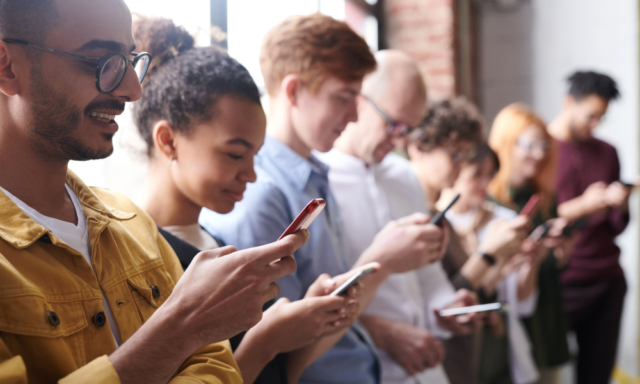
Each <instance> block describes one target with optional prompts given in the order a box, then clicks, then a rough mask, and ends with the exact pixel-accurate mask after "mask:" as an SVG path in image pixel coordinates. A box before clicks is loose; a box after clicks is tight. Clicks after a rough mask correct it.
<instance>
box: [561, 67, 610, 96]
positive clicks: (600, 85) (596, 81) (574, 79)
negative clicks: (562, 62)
mask: <svg viewBox="0 0 640 384" xmlns="http://www.w3.org/2000/svg"><path fill="white" fill-rule="evenodd" d="M567 80H568V81H569V94H570V95H571V96H573V97H574V98H575V99H576V100H580V99H582V98H583V97H586V96H589V95H593V94H595V95H598V96H600V97H602V98H603V99H605V100H606V101H611V100H616V99H617V98H619V97H620V91H619V90H618V84H617V83H616V81H615V80H613V79H612V78H611V77H609V76H607V75H604V74H602V73H597V72H593V71H587V72H581V71H578V72H575V73H574V74H573V75H571V76H569V78H568V79H567Z"/></svg>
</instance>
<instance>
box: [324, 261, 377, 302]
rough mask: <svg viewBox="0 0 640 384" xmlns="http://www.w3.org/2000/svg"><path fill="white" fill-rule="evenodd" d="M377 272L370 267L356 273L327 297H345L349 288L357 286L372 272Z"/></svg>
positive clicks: (374, 268)
mask: <svg viewBox="0 0 640 384" xmlns="http://www.w3.org/2000/svg"><path fill="white" fill-rule="evenodd" d="M377 270H378V268H377V267H374V266H372V267H368V268H365V269H362V270H360V271H358V272H357V273H356V274H355V275H353V276H351V277H350V278H349V279H348V280H347V281H345V282H344V283H343V284H342V285H341V286H339V287H338V288H336V289H335V290H334V291H333V292H331V294H330V295H329V296H338V295H346V294H347V292H349V288H351V287H354V286H356V285H358V283H359V282H360V280H362V279H364V278H365V277H367V276H369V275H370V274H372V273H373V272H376V271H377Z"/></svg>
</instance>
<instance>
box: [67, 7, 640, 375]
mask: <svg viewBox="0 0 640 384" xmlns="http://www.w3.org/2000/svg"><path fill="white" fill-rule="evenodd" d="M125 2H126V3H127V4H128V5H129V7H130V9H131V11H132V12H133V13H134V14H137V15H142V16H151V17H154V16H159V17H166V18H171V19H173V20H174V21H175V23H176V24H177V25H182V26H184V27H186V28H187V29H188V30H189V31H190V32H191V33H192V34H194V35H195V36H196V39H197V42H198V45H209V44H218V45H221V46H223V47H226V48H227V49H228V50H229V53H230V55H231V56H233V57H234V58H236V59H237V60H239V61H240V62H241V63H242V64H244V65H245V66H246V67H247V68H248V69H249V71H250V72H251V74H252V75H253V77H254V79H255V80H256V82H257V84H258V85H259V86H260V87H262V86H263V85H264V82H263V79H262V75H261V73H260V68H259V63H258V53H259V49H260V44H261V41H262V37H263V35H264V34H265V33H266V32H267V31H268V30H269V28H270V27H271V26H273V25H274V24H275V23H277V22H278V21H280V20H281V19H283V18H284V17H286V16H288V15H291V14H308V13H313V12H322V13H324V14H327V15H330V16H332V17H334V18H336V19H340V20H345V21H347V22H348V23H349V24H350V25H351V27H352V28H353V29H354V30H355V31H357V32H358V33H360V34H361V35H362V36H363V37H364V38H365V39H366V41H367V43H368V44H369V46H370V47H371V49H372V50H378V49H383V48H395V49H402V50H404V51H406V52H408V53H410V54H411V55H413V56H414V57H415V58H416V59H417V60H419V61H420V63H421V67H422V70H423V73H424V75H425V79H426V82H427V87H428V89H429V98H430V99H431V100H438V99H443V98H446V97H450V96H454V95H464V96H466V97H467V98H469V99H470V100H472V101H473V102H475V103H476V104H477V105H478V106H479V107H480V109H481V110H482V111H483V112H484V114H485V117H486V122H487V125H488V126H490V124H491V122H492V121H493V118H494V116H495V115H496V114H497V112H498V111H499V110H500V109H501V108H503V107H504V106H506V105H508V104H510V103H513V102H524V103H526V104H529V105H531V106H532V107H533V108H534V109H535V110H537V111H538V112H539V113H540V115H541V116H543V117H544V118H545V119H546V120H547V121H550V120H551V119H553V118H554V117H555V116H556V115H557V114H558V113H559V111H560V108H561V103H562V99H563V97H564V95H565V93H566V91H567V86H566V77H567V76H568V75H569V74H570V73H572V72H573V71H576V70H580V69H583V70H585V69H590V70H595V71H598V72H603V73H606V74H608V75H610V76H612V77H613V78H614V79H615V80H616V81H617V82H618V84H619V86H620V90H621V92H622V99H621V100H619V101H617V102H614V103H612V105H611V106H610V108H609V112H608V114H607V115H606V117H605V120H604V121H603V124H602V126H601V127H600V128H599V129H598V130H597V134H596V136H598V137H600V138H603V139H605V140H607V141H608V142H610V143H612V144H613V145H615V146H616V148H617V149H618V155H619V156H620V161H621V164H622V180H629V181H633V180H635V179H636V176H637V175H638V174H639V159H638V149H639V147H640V139H639V137H638V127H639V123H640V122H639V116H638V106H639V99H638V95H639V89H640V81H639V79H638V73H639V72H640V66H639V64H640V62H639V52H638V47H639V46H640V36H639V33H638V26H639V23H640V21H639V13H638V8H639V3H638V1H636V0H377V1H376V0H269V1H265V0H181V1H166V0H165V1H157V0H125ZM117 121H118V123H119V124H120V132H118V134H117V135H116V137H115V144H116V148H115V151H114V154H113V155H112V156H111V157H109V158H108V159H105V160H99V161H90V162H74V163H73V164H72V165H71V168H72V169H73V170H74V171H75V172H76V173H78V174H79V175H80V177H82V178H83V179H84V181H85V182H86V183H87V184H89V185H92V186H101V187H108V188H111V189H114V190H117V191H119V192H122V193H125V194H126V195H128V196H129V197H130V198H131V199H133V200H134V201H137V200H138V197H139V193H140V189H141V186H142V181H143V178H144V175H145V172H146V163H145V156H144V155H143V154H142V151H143V150H144V145H143V144H142V141H141V139H140V138H139V137H138V136H137V134H136V131H135V127H133V124H132V123H131V115H130V113H129V111H127V113H125V114H124V115H122V116H120V117H119V118H118V119H117ZM631 201H632V209H631V212H632V215H633V216H632V222H631V225H629V227H628V228H627V230H626V232H625V233H624V234H623V235H622V236H620V237H619V238H618V243H619V245H620V247H621V248H622V265H623V268H624V269H625V273H626V276H627V282H628V284H629V288H628V293H627V296H626V303H625V309H624V310H625V313H624V317H623V326H622V332H621V342H620V347H619V352H618V369H619V371H618V372H617V378H618V380H617V381H618V382H619V383H621V384H625V383H637V382H640V379H635V377H637V376H639V375H640V372H639V369H638V366H639V361H640V355H639V353H638V346H639V341H640V340H639V337H638V335H639V332H638V331H639V329H640V328H639V324H638V302H639V296H638V293H639V287H638V281H639V269H640V268H639V265H638V256H639V254H640V253H639V252H640V249H639V241H638V238H639V236H638V235H639V231H640V228H639V227H638V216H640V210H639V208H638V196H637V195H634V196H633V197H632V199H631ZM570 376H571V373H570V369H569V368H567V369H565V372H564V377H563V379H564V380H563V381H564V382H567V383H569V382H570Z"/></svg>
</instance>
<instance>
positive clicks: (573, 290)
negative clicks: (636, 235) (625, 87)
mask: <svg viewBox="0 0 640 384" xmlns="http://www.w3.org/2000/svg"><path fill="white" fill-rule="evenodd" d="M568 80H569V86H570V88H569V94H568V95H567V96H566V97H565V100H564V104H563V108H562V111H561V113H560V115H559V116H558V117H557V118H556V119H555V120H554V121H553V122H552V123H551V124H549V133H550V134H551V135H552V136H553V137H554V138H555V139H556V140H557V142H558V146H559V149H560V151H559V152H560V156H559V159H558V160H559V161H558V173H557V197H558V214H559V215H560V216H561V217H564V218H566V219H567V220H569V221H575V220H579V219H583V220H584V219H586V220H587V221H586V225H584V228H582V229H581V231H580V234H579V235H578V239H577V240H576V243H575V247H574V248H573V252H572V253H571V258H570V259H569V263H568V265H567V268H566V270H565V271H564V272H563V273H562V275H561V276H560V279H561V281H562V285H563V287H562V288H563V298H564V306H565V311H566V312H567V315H568V317H569V325H570V327H571V329H572V330H573V331H574V332H575V333H576V337H577V341H578V347H579V348H578V349H579V353H578V362H577V369H576V372H577V382H578V383H581V384H582V383H587V384H589V383H595V384H600V383H608V382H609V378H610V376H611V372H612V370H613V367H614V363H615V357H616V351H617V345H618V334H619V331H620V320H621V317H622V308H623V304H624V296H625V292H626V289H627V285H626V281H625V278H624V272H623V270H622V268H621V266H620V263H619V258H620V248H618V246H617V245H616V244H615V238H616V237H617V236H618V235H620V234H621V233H622V232H623V231H624V230H625V228H626V227H627V224H628V223H629V218H630V216H629V196H630V194H631V190H632V189H633V187H634V185H625V184H623V183H622V182H621V181H620V162H619V160H618V154H617V152H616V149H615V148H614V147H613V146H612V145H610V144H608V143H606V142H604V141H602V140H599V139H597V138H595V137H594V136H593V132H594V130H595V129H596V128H597V127H598V126H599V125H600V122H601V120H602V118H603V117H604V115H605V114H606V113H607V109H608V107H609V102H611V101H612V100H614V101H615V100H616V99H618V97H619V96H620V92H619V90H618V85H617V84H616V82H615V81H614V80H613V79H612V78H611V77H609V76H607V75H604V74H600V73H596V72H576V73H574V74H573V75H571V77H569V79H568ZM629 181H632V182H637V181H636V180H629Z"/></svg>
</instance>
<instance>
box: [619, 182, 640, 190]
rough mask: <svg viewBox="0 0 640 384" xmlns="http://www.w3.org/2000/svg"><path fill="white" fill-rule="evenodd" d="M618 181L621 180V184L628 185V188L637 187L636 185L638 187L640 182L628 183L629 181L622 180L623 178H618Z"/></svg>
mask: <svg viewBox="0 0 640 384" xmlns="http://www.w3.org/2000/svg"><path fill="white" fill-rule="evenodd" d="M618 182H619V183H620V184H622V185H624V186H625V187H627V188H635V187H637V186H638V184H636V183H627V182H625V181H622V180H618Z"/></svg>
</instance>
